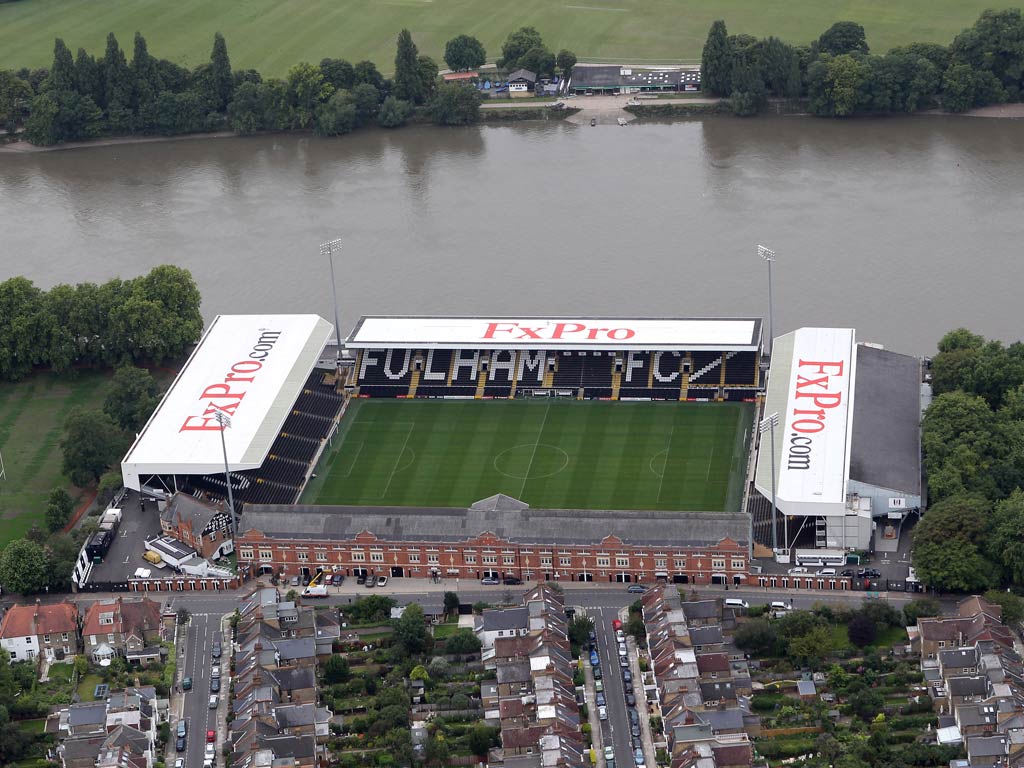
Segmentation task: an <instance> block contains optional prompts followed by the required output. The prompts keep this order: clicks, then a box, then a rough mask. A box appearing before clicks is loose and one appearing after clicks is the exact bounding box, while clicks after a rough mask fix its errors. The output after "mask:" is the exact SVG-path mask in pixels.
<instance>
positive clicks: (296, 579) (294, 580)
mask: <svg viewBox="0 0 1024 768" xmlns="http://www.w3.org/2000/svg"><path fill="white" fill-rule="evenodd" d="M288 583H289V584H291V585H292V586H293V587H297V586H299V577H298V576H292V578H291V581H289V582H288Z"/></svg>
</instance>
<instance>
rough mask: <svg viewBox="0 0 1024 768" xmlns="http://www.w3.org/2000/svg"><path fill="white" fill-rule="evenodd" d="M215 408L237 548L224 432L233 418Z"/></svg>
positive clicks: (229, 515) (233, 540)
mask: <svg viewBox="0 0 1024 768" xmlns="http://www.w3.org/2000/svg"><path fill="white" fill-rule="evenodd" d="M211 407H212V408H213V418H214V419H216V420H217V423H218V424H220V447H221V450H222V451H223V452H224V481H225V482H226V483H227V485H228V507H229V510H228V513H229V514H228V519H229V520H231V546H232V548H234V546H235V531H236V530H237V521H236V520H235V496H234V494H233V493H232V491H231V469H230V468H229V467H228V445H227V442H226V441H225V440H224V430H226V429H228V428H229V427H230V426H231V417H230V416H228V413H227V411H224V410H221V409H220V408H218V407H217V406H216V405H213V406H211Z"/></svg>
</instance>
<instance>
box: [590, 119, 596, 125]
mask: <svg viewBox="0 0 1024 768" xmlns="http://www.w3.org/2000/svg"><path fill="white" fill-rule="evenodd" d="M590 124H591V125H592V126H593V125H597V118H596V117H592V118H590Z"/></svg>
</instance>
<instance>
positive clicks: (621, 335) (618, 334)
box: [608, 328, 636, 341]
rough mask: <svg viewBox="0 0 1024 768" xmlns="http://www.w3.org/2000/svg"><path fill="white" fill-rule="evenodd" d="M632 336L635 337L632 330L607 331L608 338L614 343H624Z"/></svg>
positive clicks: (634, 332) (617, 329) (615, 329)
mask: <svg viewBox="0 0 1024 768" xmlns="http://www.w3.org/2000/svg"><path fill="white" fill-rule="evenodd" d="M634 336H636V331H634V330H633V329H632V328H613V329H612V330H610V331H608V338H609V339H614V340H615V341H625V340H626V339H632V338H633V337H634Z"/></svg>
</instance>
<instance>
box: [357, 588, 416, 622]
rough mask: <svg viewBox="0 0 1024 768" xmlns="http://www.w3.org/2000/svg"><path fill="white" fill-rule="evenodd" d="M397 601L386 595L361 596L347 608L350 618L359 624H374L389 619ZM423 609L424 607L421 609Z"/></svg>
mask: <svg viewBox="0 0 1024 768" xmlns="http://www.w3.org/2000/svg"><path fill="white" fill-rule="evenodd" d="M394 606H395V601H394V600H393V599H392V598H390V597H385V596H384V595H370V596H369V597H361V598H359V599H358V600H356V601H355V602H354V603H352V605H350V606H349V607H348V608H346V609H345V612H346V613H347V614H348V616H349V618H350V619H352V621H354V622H356V623H359V624H373V623H377V622H381V621H387V620H388V618H389V617H390V616H391V609H392V608H393V607H394ZM421 610H422V609H421Z"/></svg>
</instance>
